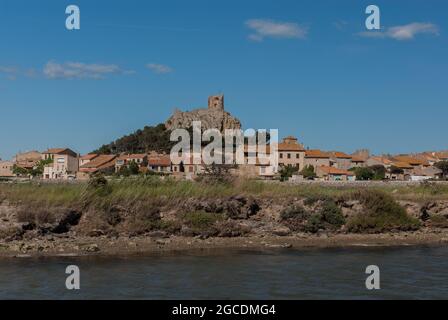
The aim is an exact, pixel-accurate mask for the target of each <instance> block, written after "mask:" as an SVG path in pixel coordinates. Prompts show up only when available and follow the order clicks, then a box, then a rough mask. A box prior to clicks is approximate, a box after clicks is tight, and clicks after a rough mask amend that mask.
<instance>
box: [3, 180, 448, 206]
mask: <svg viewBox="0 0 448 320" xmlns="http://www.w3.org/2000/svg"><path fill="white" fill-rule="evenodd" d="M360 189H366V187H362V188H359V187H358V188H356V187H338V186H322V185H318V184H310V185H296V186H295V185H289V184H284V183H265V182H262V181H255V180H242V181H237V182H235V183H233V184H201V183H197V182H192V181H175V180H171V179H167V180H161V179H159V178H158V177H145V178H135V179H134V178H129V179H124V180H111V181H109V183H108V185H107V190H103V192H96V191H93V190H92V189H91V188H89V185H88V183H87V182H86V183H72V184H63V183H61V184H52V183H35V182H29V183H20V184H0V200H4V199H8V200H9V201H10V202H11V203H26V204H28V205H32V204H40V205H47V206H60V205H64V206H72V205H76V204H82V203H84V202H85V201H89V202H94V203H99V204H113V203H121V204H126V203H135V202H138V201H145V200H148V199H153V200H154V199H162V200H182V199H188V198H192V197H194V198H221V197H230V196H238V195H239V196H258V197H266V198H270V197H272V198H279V197H280V198H282V197H284V198H291V197H298V198H310V199H313V198H316V199H320V198H333V199H337V198H342V199H347V198H350V197H351V195H352V194H353V193H355V192H357V191H359V190H360ZM367 189H369V190H373V191H381V192H384V193H386V194H389V195H391V196H393V198H394V199H396V200H412V201H416V202H424V201H430V200H448V185H434V184H421V185H416V186H402V187H396V186H388V185H387V184H385V185H384V186H381V187H378V186H375V187H371V188H367Z"/></svg>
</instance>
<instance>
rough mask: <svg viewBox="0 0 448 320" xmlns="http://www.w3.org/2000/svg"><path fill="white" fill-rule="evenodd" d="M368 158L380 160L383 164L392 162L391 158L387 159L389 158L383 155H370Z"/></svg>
mask: <svg viewBox="0 0 448 320" xmlns="http://www.w3.org/2000/svg"><path fill="white" fill-rule="evenodd" d="M369 159H372V160H375V161H378V162H381V163H382V164H384V165H390V164H391V163H392V160H389V159H387V158H385V157H377V156H374V157H370V158H369Z"/></svg>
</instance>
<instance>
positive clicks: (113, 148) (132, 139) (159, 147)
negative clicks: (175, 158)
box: [93, 123, 176, 154]
mask: <svg viewBox="0 0 448 320" xmlns="http://www.w3.org/2000/svg"><path fill="white" fill-rule="evenodd" d="M170 135H171V131H170V130H167V129H166V128H165V125H164V124H163V123H161V124H158V125H157V126H146V127H144V128H143V129H141V130H137V131H135V132H134V133H131V134H129V135H127V136H123V137H121V138H119V139H117V140H115V141H113V142H111V143H109V144H105V145H103V146H101V147H100V148H98V149H97V150H95V151H93V153H99V154H118V153H145V152H148V151H152V150H155V151H157V152H166V153H169V152H170V151H171V148H172V147H173V146H174V144H175V143H176V142H172V141H170Z"/></svg>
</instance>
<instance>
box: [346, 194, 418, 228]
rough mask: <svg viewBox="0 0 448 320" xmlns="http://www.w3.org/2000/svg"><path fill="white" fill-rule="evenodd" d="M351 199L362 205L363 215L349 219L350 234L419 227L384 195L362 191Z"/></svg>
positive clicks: (414, 219) (400, 207) (404, 211)
mask: <svg viewBox="0 0 448 320" xmlns="http://www.w3.org/2000/svg"><path fill="white" fill-rule="evenodd" d="M353 197H354V198H355V199H357V200H359V201H360V202H361V203H362V205H363V207H364V210H365V213H364V214H359V215H357V216H353V217H351V218H350V219H349V221H348V223H347V229H348V231H350V232H369V233H379V232H386V231H393V230H400V231H408V230H416V229H418V228H419V227H420V222H419V221H418V220H417V219H416V218H412V217H410V216H409V215H408V214H407V212H406V210H405V209H404V208H403V207H402V206H400V205H399V204H398V203H397V202H396V201H395V200H394V199H393V198H392V197H391V196H390V195H388V194H386V193H383V192H381V191H373V190H364V191H361V192H358V193H355V194H354V195H353Z"/></svg>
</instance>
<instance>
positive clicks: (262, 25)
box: [245, 19, 308, 41]
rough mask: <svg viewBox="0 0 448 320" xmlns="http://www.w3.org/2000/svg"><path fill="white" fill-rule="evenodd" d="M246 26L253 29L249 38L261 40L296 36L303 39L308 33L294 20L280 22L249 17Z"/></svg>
mask: <svg viewBox="0 0 448 320" xmlns="http://www.w3.org/2000/svg"><path fill="white" fill-rule="evenodd" d="M245 24H246V26H247V27H248V28H249V29H251V30H252V31H253V33H251V34H250V35H249V39H250V40H253V41H263V40H264V39H265V38H290V39H291V38H296V39H305V38H306V35H307V33H308V29H307V28H306V27H303V26H300V25H298V24H297V23H294V22H281V21H274V20H269V19H251V20H247V21H246V23H245Z"/></svg>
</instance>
